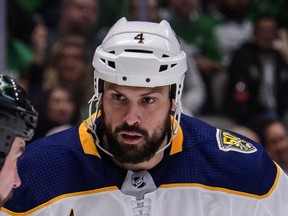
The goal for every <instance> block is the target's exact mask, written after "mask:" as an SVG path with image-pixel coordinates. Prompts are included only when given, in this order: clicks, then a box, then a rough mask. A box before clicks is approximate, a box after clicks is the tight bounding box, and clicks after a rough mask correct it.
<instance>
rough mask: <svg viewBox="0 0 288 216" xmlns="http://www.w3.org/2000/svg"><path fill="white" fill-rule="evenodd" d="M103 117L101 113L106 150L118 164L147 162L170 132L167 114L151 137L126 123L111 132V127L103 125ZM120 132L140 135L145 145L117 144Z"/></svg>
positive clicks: (140, 129)
mask: <svg viewBox="0 0 288 216" xmlns="http://www.w3.org/2000/svg"><path fill="white" fill-rule="evenodd" d="M104 116H105V114H104V112H103V122H102V132H103V135H104V137H105V138H106V141H107V147H108V150H109V152H110V153H112V154H113V156H114V158H115V159H116V160H117V161H118V162H120V163H130V164H138V163H141V162H145V161H149V160H150V159H151V158H152V157H153V156H154V155H155V153H156V152H157V151H158V150H159V148H160V146H161V145H162V144H163V142H164V140H165V138H166V137H168V134H170V130H171V121H170V116H169V114H167V118H166V119H165V121H164V123H163V125H162V127H161V128H158V129H159V130H157V131H156V132H154V133H153V134H152V136H151V137H149V134H148V132H147V131H146V130H145V129H142V128H140V127H138V126H135V125H134V126H130V125H128V124H126V123H124V124H123V125H121V126H118V127H117V128H115V130H114V131H112V128H111V125H107V124H106V123H105V120H104V119H105V117H104ZM122 130H125V131H131V132H137V133H140V134H142V135H143V137H144V140H145V144H144V145H142V146H141V147H139V146H137V145H127V144H125V145H124V144H123V143H121V142H119V141H118V140H117V135H118V134H119V132H120V131H122ZM158 131H159V132H160V133H159V132H158ZM157 132H158V133H157Z"/></svg>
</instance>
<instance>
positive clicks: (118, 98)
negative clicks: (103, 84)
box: [113, 94, 125, 101]
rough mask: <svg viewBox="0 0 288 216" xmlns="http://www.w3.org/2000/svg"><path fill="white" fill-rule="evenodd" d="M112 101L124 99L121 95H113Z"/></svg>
mask: <svg viewBox="0 0 288 216" xmlns="http://www.w3.org/2000/svg"><path fill="white" fill-rule="evenodd" d="M113 99H114V100H119V101H120V100H124V99H125V97H124V96H123V95H121V94H113Z"/></svg>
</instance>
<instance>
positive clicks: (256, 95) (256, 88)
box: [223, 15, 288, 124]
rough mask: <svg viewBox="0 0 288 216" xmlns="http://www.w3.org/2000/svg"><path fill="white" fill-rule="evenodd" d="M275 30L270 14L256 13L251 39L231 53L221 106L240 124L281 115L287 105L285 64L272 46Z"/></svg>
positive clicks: (273, 20) (287, 74) (275, 34)
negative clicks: (261, 14)
mask: <svg viewBox="0 0 288 216" xmlns="http://www.w3.org/2000/svg"><path fill="white" fill-rule="evenodd" d="M277 32H278V28H277V22H276V20H275V19H274V18H273V17H271V16H268V15H263V16H261V17H259V19H258V20H257V22H256V24H255V29H254V40H253V41H252V42H247V43H245V44H243V45H242V46H241V47H240V48H239V49H238V50H237V51H236V52H235V53H234V55H233V58H232V61H231V64H230V66H229V70H228V82H227V89H226V91H225V93H226V101H225V104H223V110H224V111H225V113H226V114H228V115H229V116H230V117H231V118H233V119H234V120H235V121H237V122H238V123H240V124H247V123H248V121H250V120H251V119H252V118H253V117H257V118H258V117H259V116H262V117H269V118H270V117H273V118H275V117H277V118H282V117H283V115H284V113H285V112H286V110H287V108H288V94H287V92H288V66H287V64H286V62H285V60H284V59H283V57H282V55H281V54H280V53H279V51H277V50H276V49H275V48H274V46H273V44H274V41H275V40H276V38H277Z"/></svg>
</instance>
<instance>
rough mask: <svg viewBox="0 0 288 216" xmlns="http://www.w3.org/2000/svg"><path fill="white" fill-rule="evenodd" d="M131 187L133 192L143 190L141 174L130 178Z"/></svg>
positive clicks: (144, 183) (144, 184)
mask: <svg viewBox="0 0 288 216" xmlns="http://www.w3.org/2000/svg"><path fill="white" fill-rule="evenodd" d="M131 181H132V186H133V188H134V189H135V190H139V191H140V190H143V189H144V188H145V186H146V182H145V181H144V176H143V175H142V174H141V173H139V174H138V173H137V174H134V175H132V176H131Z"/></svg>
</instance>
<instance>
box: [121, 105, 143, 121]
mask: <svg viewBox="0 0 288 216" xmlns="http://www.w3.org/2000/svg"><path fill="white" fill-rule="evenodd" d="M124 122H125V123H127V124H128V125H138V124H140V123H141V118H140V108H139V106H137V104H131V103H130V104H128V105H127V107H126V111H125V115H124Z"/></svg>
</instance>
